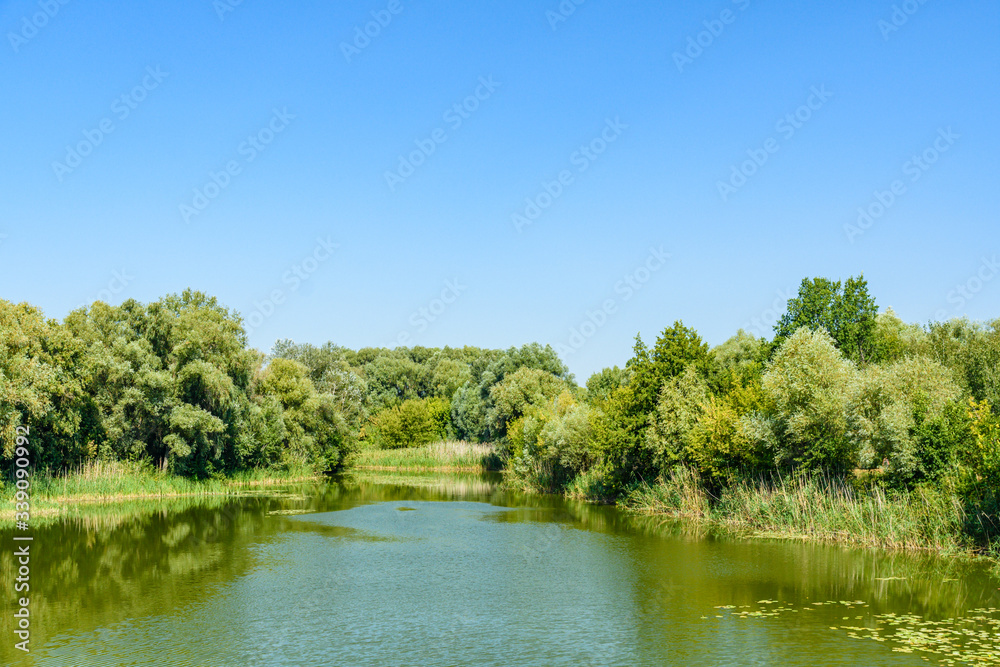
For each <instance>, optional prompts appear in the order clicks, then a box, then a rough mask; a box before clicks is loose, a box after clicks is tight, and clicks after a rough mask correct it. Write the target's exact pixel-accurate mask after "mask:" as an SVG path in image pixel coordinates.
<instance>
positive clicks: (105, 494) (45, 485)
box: [0, 461, 315, 521]
mask: <svg viewBox="0 0 1000 667" xmlns="http://www.w3.org/2000/svg"><path fill="white" fill-rule="evenodd" d="M314 477H315V473H313V472H312V471H310V470H308V469H300V470H287V471H275V470H248V471H241V472H239V473H236V474H234V475H232V476H228V477H222V478H214V479H206V480H194V479H190V478H188V477H179V476H177V475H171V474H169V473H166V472H163V471H161V470H158V469H156V468H152V467H150V466H146V465H142V464H138V463H128V462H120V461H109V462H105V461H95V462H91V463H88V464H86V465H84V466H82V467H80V468H78V469H76V470H73V471H70V472H69V473H67V474H65V475H57V476H53V475H50V474H47V473H41V474H35V475H33V476H32V477H31V478H30V482H31V486H30V487H29V489H28V494H29V498H30V501H29V502H30V506H31V511H30V513H31V516H32V517H33V518H34V517H38V516H52V515H59V514H62V513H64V512H65V510H66V508H67V505H68V504H69V503H73V504H77V503H81V502H97V503H106V502H121V501H125V500H131V499H141V498H170V497H179V496H211V495H220V496H221V495H235V494H239V493H241V492H242V491H241V490H246V489H248V488H251V487H256V486H271V485H278V484H287V483H289V482H291V481H295V480H301V479H309V478H314ZM16 490H17V489H16V488H15V487H14V485H13V484H12V483H11V482H4V483H2V487H0V521H4V520H12V519H13V518H14V493H15V491H16Z"/></svg>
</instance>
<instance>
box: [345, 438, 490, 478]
mask: <svg viewBox="0 0 1000 667" xmlns="http://www.w3.org/2000/svg"><path fill="white" fill-rule="evenodd" d="M351 467H352V468H355V469H358V470H401V471H435V470H436V471H442V472H449V471H454V472H475V471H485V470H499V469H500V467H501V461H500V457H499V456H498V455H497V451H496V448H495V447H493V445H488V444H478V443H471V442H465V441H460V440H459V441H454V440H453V441H447V442H435V443H431V444H429V445H422V446H420V447H406V448H403V449H362V450H361V451H360V452H358V453H357V454H355V456H354V458H353V460H352V461H351Z"/></svg>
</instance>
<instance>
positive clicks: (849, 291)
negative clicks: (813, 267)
mask: <svg viewBox="0 0 1000 667" xmlns="http://www.w3.org/2000/svg"><path fill="white" fill-rule="evenodd" d="M877 314H878V306H876V304H875V299H874V298H872V297H871V296H870V295H869V294H868V282H867V281H866V280H865V278H864V276H863V275H861V276H858V277H857V278H854V277H850V278H848V279H847V281H846V282H844V283H843V284H841V282H840V281H839V280H838V281H836V282H834V281H831V280H828V279H827V278H813V279H812V280H809V279H808V278H806V279H803V280H802V284H801V285H800V286H799V292H798V295H797V296H795V297H792V298H791V299H789V300H788V309H787V311H786V312H785V314H784V315H782V317H781V319H780V320H779V321H778V323H777V324H776V325H775V326H774V334H775V335H774V345H775V347H779V346H780V345H781V344H782V343H783V342H784V341H785V340H786V339H788V338H790V337H791V336H792V334H794V333H795V332H796V331H798V330H799V329H800V328H802V327H806V328H808V329H813V330H816V329H825V330H826V331H827V333H829V334H830V336H832V339H833V341H834V343H835V344H836V346H837V347H838V348H839V349H840V350H841V351H842V352H843V353H844V355H845V356H846V357H847V358H849V359H851V360H852V361H854V362H856V363H867V362H871V361H877V360H878V359H877V357H876V347H875V344H874V332H875V316H876V315H877Z"/></svg>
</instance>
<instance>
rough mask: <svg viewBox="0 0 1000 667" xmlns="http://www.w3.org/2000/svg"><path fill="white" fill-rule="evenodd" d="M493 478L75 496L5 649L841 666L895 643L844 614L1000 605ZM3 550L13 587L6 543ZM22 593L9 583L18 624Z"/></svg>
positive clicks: (907, 574)
mask: <svg viewBox="0 0 1000 667" xmlns="http://www.w3.org/2000/svg"><path fill="white" fill-rule="evenodd" d="M498 482H499V479H498V477H496V476H494V475H475V474H459V475H455V474H449V475H441V474H423V475H393V474H388V473H372V474H364V475H354V476H349V477H344V478H341V479H339V480H336V481H335V482H334V483H329V484H298V485H294V486H290V487H288V488H286V489H283V490H282V491H281V492H280V493H269V494H260V495H250V496H245V497H206V498H182V499H173V500H170V501H166V502H131V503H122V504H116V505H107V506H96V505H95V506H87V507H80V508H78V509H77V510H76V511H74V513H73V514H72V515H71V516H68V517H66V518H64V519H63V520H62V521H61V522H60V523H57V524H53V525H50V526H47V527H40V528H37V529H35V530H34V531H33V535H34V542H33V552H32V553H33V558H32V562H31V567H32V572H31V592H30V597H31V614H32V642H31V646H32V649H33V651H32V654H31V655H30V656H24V655H23V654H21V653H20V652H18V651H15V650H14V649H13V648H12V644H13V642H12V641H8V642H5V644H4V646H3V647H2V648H0V662H2V663H3V664H40V665H41V664H87V663H88V662H90V661H92V660H97V659H98V656H104V657H102V658H100V659H102V660H103V659H107V658H109V657H110V662H111V663H112V664H113V663H114V662H115V661H116V660H118V661H123V660H126V659H131V660H134V662H135V664H169V662H170V660H176V661H177V662H176V664H269V665H270V664H331V663H329V661H330V660H334V659H337V660H343V659H345V656H348V657H349V656H352V655H353V656H354V658H355V661H354V664H364V661H363V660H360V659H359V656H363V655H370V656H382V657H383V658H384V657H385V656H386V655H388V654H383V653H381V649H380V648H378V647H379V646H382V645H383V644H385V643H386V642H387V641H389V640H388V639H387V638H388V637H396V639H395V640H393V642H395V643H398V640H399V638H401V637H408V638H409V644H408V645H407V646H405V647H399V646H397V650H399V651H403V654H405V655H409V656H410V657H411V658H412V661H411V662H412V663H413V664H416V663H422V664H456V658H455V656H464V658H466V659H472V660H474V661H475V662H476V663H477V664H511V663H514V662H517V660H518V659H519V660H521V661H522V662H524V663H530V662H531V661H532V660H534V661H535V662H537V661H542V662H546V663H547V664H586V663H588V662H589V663H590V664H684V663H685V661H691V660H696V659H697V660H698V661H699V662H708V663H710V664H726V662H725V661H724V660H721V659H720V660H719V661H715V662H713V661H710V660H708V661H707V660H706V659H705V656H704V651H707V650H711V651H713V652H718V651H731V652H732V653H731V654H730V657H732V656H733V655H740V654H742V653H744V652H746V651H747V650H752V651H753V655H755V656H756V657H757V658H758V659H760V660H763V662H769V663H771V664H774V663H777V662H783V663H786V664H811V662H812V661H810V660H805V661H803V655H806V656H808V655H809V654H813V655H815V652H816V651H822V650H827V649H829V650H830V651H832V652H833V653H832V654H831V655H833V654H835V655H836V656H838V657H837V658H836V659H834V658H831V659H830V661H828V664H835V663H836V660H840V659H841V656H842V657H843V660H844V662H843V664H859V662H866V661H867V662H871V661H875V662H878V661H879V660H883V659H885V658H886V656H887V655H889V653H888V651H889V649H888V648H886V646H883V645H880V644H879V643H877V642H856V641H855V642H850V640H849V639H847V633H846V632H844V631H842V630H841V628H842V627H843V626H844V625H845V624H847V623H851V624H869V623H876V622H877V617H879V616H880V615H883V614H912V615H916V616H917V617H919V618H920V619H921V621H920V622H926V621H938V620H946V619H952V618H960V617H963V616H966V615H969V613H970V610H974V609H983V608H990V607H996V606H1000V591H998V590H997V585H998V584H997V582H996V581H995V580H993V579H991V578H990V576H989V574H988V572H987V570H986V568H985V567H983V566H981V565H978V564H976V563H970V562H968V561H962V560H944V559H940V558H934V557H930V556H914V555H912V554H901V553H880V552H871V551H865V550H849V549H843V548H838V547H832V546H824V545H815V544H807V543H798V542H782V541H761V540H754V541H745V540H733V539H729V538H727V537H725V536H723V535H719V534H717V533H715V532H713V531H711V530H708V529H706V528H705V527H703V526H699V525H697V524H690V523H679V522H673V521H664V520H662V519H661V518H657V517H646V516H633V515H628V514H625V513H622V512H620V511H618V510H616V509H615V508H613V507H607V506H598V505H588V504H586V503H581V502H575V501H570V500H566V499H562V498H558V497H554V496H521V495H517V494H511V493H508V492H505V491H503V490H501V488H500V487H499V485H498ZM11 538H12V531H9V530H8V531H6V532H5V533H4V541H5V543H6V544H8V545H10V544H13V542H12V539H11ZM0 561H2V569H0V584H2V585H3V586H4V587H5V590H8V591H11V592H13V590H14V582H13V579H14V576H15V575H14V572H15V564H14V558H13V549H6V550H4V551H2V552H0ZM818 602H823V603H824V604H822V605H820V604H815V603H818ZM825 603H831V604H825ZM847 603H850V604H851V607H850V609H848V607H847ZM14 604H16V603H15V601H14V595H13V593H11V594H9V595H7V596H6V597H5V600H4V611H5V617H7V618H10V616H9V615H8V614H9V613H12V611H13V609H14ZM779 608H780V609H781V611H780V613H773V614H772V613H770V612H768V613H767V614H765V613H764V612H765V611H768V610H776V609H779ZM276 610H279V611H276ZM757 612H760V613H759V614H758V613H757ZM751 614H753V615H752V616H751ZM857 617H860V618H857ZM190 622H196V623H197V624H198V625H197V627H198V628H199V632H200V633H201V634H200V635H199V637H200V639H196V640H192V639H191V636H192V634H191V633H192V626H191V625H190ZM980 626H981V627H987V626H983V625H982V624H980ZM294 628H301V629H302V630H300V631H298V634H296V633H295V631H294ZM833 628H836V629H837V632H833V630H832V629H833ZM334 631H335V634H336V636H337V637H341V639H334V638H331V637H333V635H331V634H330V633H331V632H334ZM556 631H558V632H560V633H562V634H561V635H559V637H554V636H553V633H554V632H556ZM275 633H277V634H275ZM289 633H291V634H289ZM282 638H283V639H282ZM98 639H99V640H100V641H97V640H98ZM192 641H193V643H191V642H192ZM498 641H500V644H497V642H498ZM95 642H96V645H98V646H102V647H104V648H103V649H102V650H105V651H107V652H109V653H107V654H101V653H99V652H98V653H94V651H97V650H98V649H96V648H93V645H95ZM338 642H339V643H338ZM295 646H299V649H295V648H294V647H295ZM87 647H91V648H87ZM248 647H249V648H250V649H252V650H250V651H249V652H247V649H248ZM220 651H221V653H220ZM297 651H298V652H297ZM359 651H360V653H359ZM366 651H367V653H366ZM803 652H805V653H803ZM400 655H402V654H400ZM171 656H172V657H171ZM185 656H187V657H185ZM192 656H193V657H192ZM210 656H218V660H216V659H215V658H211V657H210ZM254 656H257V657H256V658H255V657H254ZM435 656H436V657H435ZM265 657H266V658H267V659H264V658H265ZM893 657H894V658H898V659H899V660H904V661H905V660H909V659H912V660H918V658H917V657H915V656H903V655H899V656H893ZM168 658H169V659H168ZM257 658H260V662H254V660H257ZM185 660H187V661H188V662H185ZM199 660H200V661H202V662H199ZM205 660H207V662H205ZM491 660H492V661H494V662H491ZM505 660H506V661H507V662H505ZM74 661H76V662H74ZM334 661H336V660H334ZM347 662H348V663H351V662H352V661H351V660H347ZM402 662H403V663H404V664H405V663H406V661H405V660H404V661H402ZM457 662H462V661H461V660H457ZM737 662H742V661H737ZM368 664H379V663H378V660H376V659H374V658H373V659H372V660H371V661H370V662H369V663H368ZM983 664H995V663H983Z"/></svg>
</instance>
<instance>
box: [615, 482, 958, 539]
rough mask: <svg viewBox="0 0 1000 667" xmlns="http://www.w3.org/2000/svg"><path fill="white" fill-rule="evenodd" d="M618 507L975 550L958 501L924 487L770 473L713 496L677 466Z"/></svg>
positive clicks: (760, 530)
mask: <svg viewBox="0 0 1000 667" xmlns="http://www.w3.org/2000/svg"><path fill="white" fill-rule="evenodd" d="M621 504H622V506H624V507H626V508H627V509H630V510H632V511H636V512H642V513H647V514H666V515H670V516H674V517H680V518H689V519H698V520H702V521H706V522H709V523H712V524H715V525H717V526H720V527H725V528H727V529H731V530H734V531H737V532H742V533H749V534H752V535H757V536H770V537H782V538H792V539H809V540H815V541H823V542H838V543H844V544H856V545H861V546H870V547H878V548H884V549H916V550H930V551H936V552H940V553H953V552H956V553H957V552H965V551H970V550H972V549H973V548H974V545H972V544H971V543H970V540H969V539H968V537H967V534H966V533H965V530H964V528H965V525H966V521H967V516H966V511H965V507H964V505H963V503H962V502H961V501H960V500H959V499H958V497H957V496H954V495H952V494H948V493H946V492H943V491H938V490H933V489H927V488H917V489H915V490H913V491H892V492H887V491H885V490H883V489H881V488H878V487H875V488H871V489H864V490H861V491H859V490H856V489H855V488H854V487H853V486H851V485H850V484H849V483H847V482H846V481H844V480H840V479H837V478H832V477H812V478H791V477H779V476H774V477H770V478H757V479H748V480H743V481H739V482H736V483H734V484H732V485H731V486H729V487H728V488H726V489H725V490H723V491H722V492H721V495H720V496H719V497H718V498H712V497H711V496H710V495H709V494H708V492H707V491H706V490H705V489H704V487H703V485H702V484H701V482H700V480H699V479H698V476H697V474H696V473H694V472H692V471H689V470H686V469H683V468H682V469H678V470H675V471H674V472H673V473H672V474H671V475H670V476H669V477H667V478H664V479H661V480H659V481H658V482H656V483H655V484H640V485H638V486H636V487H634V488H633V489H631V491H630V492H629V493H628V494H627V496H626V497H625V498H624V499H623V501H622V503H621Z"/></svg>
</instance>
